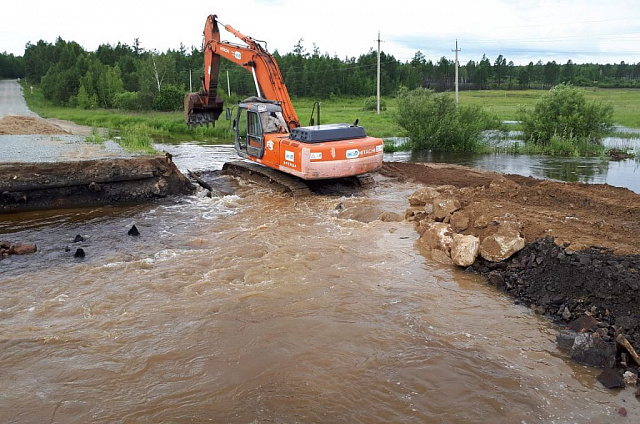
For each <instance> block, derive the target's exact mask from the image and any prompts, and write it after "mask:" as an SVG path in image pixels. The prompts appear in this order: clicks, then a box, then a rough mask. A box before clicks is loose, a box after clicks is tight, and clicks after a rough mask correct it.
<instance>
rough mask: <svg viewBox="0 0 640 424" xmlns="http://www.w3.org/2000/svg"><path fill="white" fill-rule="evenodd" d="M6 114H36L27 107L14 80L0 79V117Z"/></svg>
mask: <svg viewBox="0 0 640 424" xmlns="http://www.w3.org/2000/svg"><path fill="white" fill-rule="evenodd" d="M7 115H20V116H37V115H36V114H35V113H33V112H31V111H30V110H29V108H28V107H27V103H26V102H25V100H24V96H23V95H22V87H21V86H20V84H18V81H16V80H0V118H2V117H3V116H7Z"/></svg>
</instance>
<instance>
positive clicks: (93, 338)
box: [0, 147, 640, 423]
mask: <svg viewBox="0 0 640 424" xmlns="http://www.w3.org/2000/svg"><path fill="white" fill-rule="evenodd" d="M184 149H185V150H190V149H191V148H190V147H185V148H184ZM193 149H194V150H195V151H198V152H199V149H200V147H194V148H193ZM215 149H218V148H215ZM205 150H206V149H205ZM174 152H177V153H179V149H178V151H174ZM202 153H203V152H200V153H198V154H194V153H193V152H192V154H187V155H185V158H187V157H192V159H189V160H191V161H192V162H190V163H189V165H183V164H181V163H180V160H181V156H180V155H175V154H174V160H175V161H176V162H177V163H178V166H179V167H180V168H181V169H184V168H195V169H197V167H198V160H197V159H195V157H196V156H199V155H200V154H202ZM201 157H204V156H201ZM225 178H226V177H225ZM227 183H228V184H229V185H231V186H233V187H235V193H233V194H229V195H226V196H221V197H216V196H214V197H213V198H206V197H199V196H194V197H188V198H182V199H175V200H173V201H171V200H168V201H165V202H161V203H157V204H153V205H142V206H135V207H118V208H114V207H103V208H96V209H83V210H72V211H71V210H70V211H65V210H62V211H52V212H32V213H27V214H21V215H6V216H4V217H3V219H2V221H0V233H2V234H3V235H2V238H3V239H14V240H20V241H22V242H34V243H37V244H38V248H39V251H38V252H37V253H36V254H33V255H31V256H13V257H9V258H3V259H0V283H1V284H2V291H3V295H2V296H1V297H0V322H1V323H2V328H3V331H2V335H1V336H0V367H1V369H0V386H1V387H2V388H3V389H2V391H1V392H0V413H1V414H2V416H3V420H4V421H5V422H8V423H19V422H50V423H86V422H96V423H131V422H166V423H176V422H205V421H212V422H229V423H253V422H255V423H257V422H276V423H292V422H304V423H309V422H316V423H336V422H345V423H347V422H348V423H353V422H361V423H382V422H393V423H410V422H420V423H441V422H447V423H469V422H477V423H484V422H495V423H513V422H522V423H548V422H555V423H573V422H609V421H611V420H612V419H614V418H616V415H617V411H618V409H619V408H620V407H621V406H625V407H626V409H627V411H628V413H629V415H630V416H634V415H635V416H637V414H638V413H640V407H639V406H638V403H637V402H636V401H635V400H634V399H633V394H632V393H631V392H628V391H622V392H619V393H618V392H609V391H607V390H605V389H602V388H601V387H600V386H599V384H598V383H595V379H594V375H595V373H596V372H597V371H595V370H590V369H587V368H583V367H579V366H576V365H574V364H572V363H571V361H570V360H568V359H567V358H565V356H564V355H563V354H561V353H560V352H559V351H557V349H556V346H555V340H554V338H555V330H554V329H553V327H552V326H551V325H550V324H548V323H547V321H546V320H545V319H542V318H540V317H538V316H536V315H534V314H533V313H532V312H531V311H529V310H528V309H525V308H522V307H519V306H516V305H514V304H513V303H512V301H511V299H509V298H507V297H505V296H504V295H502V294H501V293H499V292H496V291H494V290H493V289H491V288H490V287H488V286H487V285H486V283H485V282H484V281H483V280H482V279H481V278H480V277H478V276H476V275H473V274H467V273H463V272H460V271H458V270H455V269H452V268H450V267H448V266H442V265H438V264H437V263H434V262H433V261H432V260H430V259H428V257H426V256H423V255H422V254H421V252H420V250H419V249H418V247H417V246H416V239H417V233H416V232H415V230H414V228H413V226H412V224H410V223H405V222H383V221H380V220H378V219H377V218H378V217H380V215H381V214H382V213H383V212H385V211H389V212H397V213H400V214H402V213H403V212H404V210H405V209H406V207H407V203H406V198H407V196H408V195H409V194H410V193H412V192H413V191H414V190H415V189H416V187H415V186H412V185H410V184H399V183H391V182H388V181H385V180H383V179H382V180H380V181H379V184H378V187H376V188H375V189H373V190H369V191H368V192H367V193H366V195H365V196H354V197H341V196H319V195H317V196H312V197H307V198H291V197H287V196H284V195H279V194H275V193H273V192H270V191H268V190H266V189H263V188H258V187H255V186H252V185H249V184H244V183H242V182H238V181H236V180H233V179H229V180H228V181H227ZM133 224H135V225H136V227H137V228H138V230H139V233H140V235H139V236H137V237H133V236H129V235H127V232H128V230H129V229H130V228H131V226H132V225H133ZM77 235H81V236H82V237H81V240H80V239H78V240H79V241H78V242H75V243H74V240H75V239H76V236H77ZM67 248H68V249H67ZM78 248H82V249H83V250H84V251H85V253H86V256H85V257H84V258H83V259H80V258H75V257H74V252H75V251H76V249H78Z"/></svg>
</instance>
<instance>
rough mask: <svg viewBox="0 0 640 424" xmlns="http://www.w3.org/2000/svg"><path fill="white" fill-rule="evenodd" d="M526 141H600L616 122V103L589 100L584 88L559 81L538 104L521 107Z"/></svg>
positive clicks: (544, 142) (520, 116)
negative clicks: (614, 113) (555, 138)
mask: <svg viewBox="0 0 640 424" xmlns="http://www.w3.org/2000/svg"><path fill="white" fill-rule="evenodd" d="M519 119H520V120H521V121H522V126H523V133H524V137H525V141H526V142H531V143H535V144H540V145H547V144H549V143H550V142H551V139H552V138H553V137H554V136H556V137H560V138H561V139H563V140H567V141H571V142H574V143H577V142H583V141H585V140H587V141H589V142H591V143H598V142H599V141H600V140H601V139H602V137H603V135H604V134H606V133H607V131H609V130H610V129H611V126H612V125H613V106H612V105H611V104H609V103H599V102H591V103H589V102H587V101H586V99H585V95H584V91H583V90H581V89H579V88H576V87H574V86H572V85H566V84H559V85H557V86H555V87H553V88H552V89H551V90H549V92H548V93H546V94H545V95H544V96H542V97H541V98H540V99H538V101H537V102H536V103H535V106H534V109H533V110H532V111H531V110H527V109H521V110H520V111H519Z"/></svg>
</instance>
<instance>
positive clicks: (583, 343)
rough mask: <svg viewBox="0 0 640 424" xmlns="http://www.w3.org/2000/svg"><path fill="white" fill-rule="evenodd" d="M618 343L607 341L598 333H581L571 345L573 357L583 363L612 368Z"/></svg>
mask: <svg viewBox="0 0 640 424" xmlns="http://www.w3.org/2000/svg"><path fill="white" fill-rule="evenodd" d="M616 349H617V348H616V344H615V343H612V342H606V341H604V340H603V339H602V337H599V334H598V333H580V334H578V335H577V336H576V338H575V340H574V341H573V346H571V357H572V358H573V359H574V360H575V361H577V362H580V363H581V364H585V365H589V366H592V367H600V368H611V367H612V366H613V365H614V364H615V362H616Z"/></svg>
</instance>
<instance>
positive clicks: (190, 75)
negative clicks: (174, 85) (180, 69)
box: [189, 66, 193, 93]
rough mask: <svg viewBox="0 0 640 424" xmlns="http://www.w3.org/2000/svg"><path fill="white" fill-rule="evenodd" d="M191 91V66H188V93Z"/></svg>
mask: <svg viewBox="0 0 640 424" xmlns="http://www.w3.org/2000/svg"><path fill="white" fill-rule="evenodd" d="M192 91H193V89H192V88H191V66H189V93H191V92H192Z"/></svg>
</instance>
